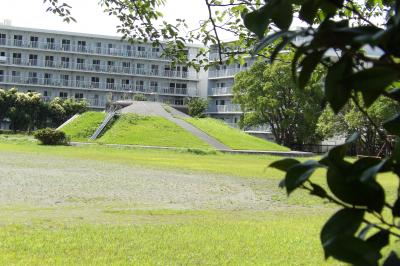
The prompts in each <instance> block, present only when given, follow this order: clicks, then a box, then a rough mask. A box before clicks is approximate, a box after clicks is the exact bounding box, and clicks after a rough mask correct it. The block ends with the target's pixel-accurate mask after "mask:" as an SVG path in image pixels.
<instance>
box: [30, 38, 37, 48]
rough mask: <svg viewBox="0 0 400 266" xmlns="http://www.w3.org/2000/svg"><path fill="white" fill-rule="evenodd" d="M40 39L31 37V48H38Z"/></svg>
mask: <svg viewBox="0 0 400 266" xmlns="http://www.w3.org/2000/svg"><path fill="white" fill-rule="evenodd" d="M38 44H39V38H38V37H37V36H31V38H30V43H29V46H30V47H32V48H38Z"/></svg>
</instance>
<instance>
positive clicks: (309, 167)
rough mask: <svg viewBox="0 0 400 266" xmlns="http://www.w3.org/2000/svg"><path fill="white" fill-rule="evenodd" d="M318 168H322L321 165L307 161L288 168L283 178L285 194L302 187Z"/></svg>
mask: <svg viewBox="0 0 400 266" xmlns="http://www.w3.org/2000/svg"><path fill="white" fill-rule="evenodd" d="M318 167H322V165H321V164H319V163H318V162H317V161H307V162H304V163H302V164H297V165H295V166H292V167H291V168H289V170H288V171H287V173H286V177H285V186H286V191H287V193H288V194H290V193H291V192H293V190H295V189H296V188H298V187H299V186H300V185H302V184H303V183H304V182H305V181H306V180H307V179H308V178H310V176H311V175H312V173H313V172H314V171H315V169H316V168H318Z"/></svg>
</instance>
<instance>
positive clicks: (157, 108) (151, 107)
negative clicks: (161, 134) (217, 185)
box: [120, 102, 231, 150]
mask: <svg viewBox="0 0 400 266" xmlns="http://www.w3.org/2000/svg"><path fill="white" fill-rule="evenodd" d="M168 108H170V111H171V113H169V112H167V111H166V110H165V109H164V107H163V106H162V104H160V103H155V102H133V103H132V104H131V105H129V106H127V107H125V108H123V109H121V110H120V112H121V113H134V114H138V115H156V116H161V117H164V118H166V119H168V120H169V121H171V122H173V123H175V124H176V125H178V126H180V127H182V128H183V129H185V130H186V131H188V132H190V133H191V134H193V135H195V136H196V137H198V138H200V139H201V140H203V141H204V142H206V143H207V144H208V145H210V146H212V147H214V148H215V149H217V150H231V148H229V147H228V146H226V145H224V144H222V143H221V142H219V141H218V140H216V139H215V138H213V137H211V136H210V135H208V134H206V133H204V132H203V131H201V130H200V129H198V128H197V127H195V126H193V125H192V124H190V123H188V122H186V121H184V120H182V119H179V118H175V117H174V116H182V117H189V116H188V115H186V114H184V113H182V112H180V111H178V110H176V109H174V108H172V107H168Z"/></svg>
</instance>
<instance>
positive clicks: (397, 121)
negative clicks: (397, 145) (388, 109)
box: [383, 115, 400, 136]
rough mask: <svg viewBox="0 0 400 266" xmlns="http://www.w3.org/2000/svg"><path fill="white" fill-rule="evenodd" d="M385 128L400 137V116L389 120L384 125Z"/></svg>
mask: <svg viewBox="0 0 400 266" xmlns="http://www.w3.org/2000/svg"><path fill="white" fill-rule="evenodd" d="M383 127H384V128H385V129H386V130H387V131H388V132H389V133H390V134H393V135H396V136H400V115H396V116H395V117H393V118H391V119H389V120H388V121H386V122H385V123H383Z"/></svg>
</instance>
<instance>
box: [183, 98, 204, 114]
mask: <svg viewBox="0 0 400 266" xmlns="http://www.w3.org/2000/svg"><path fill="white" fill-rule="evenodd" d="M187 105H188V111H189V115H190V116H193V117H199V118H201V117H205V116H206V111H207V108H208V101H207V100H206V99H202V98H190V99H189V100H188V104H187Z"/></svg>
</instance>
